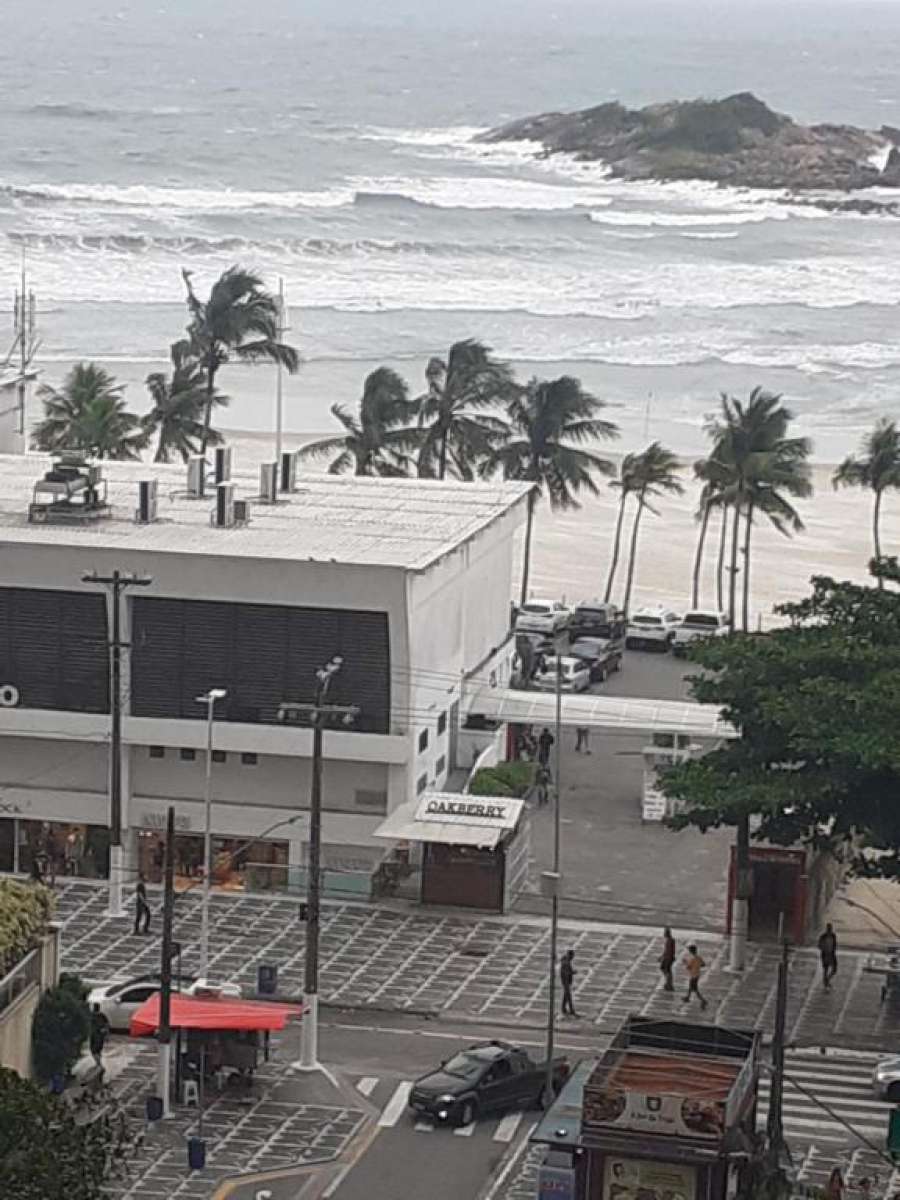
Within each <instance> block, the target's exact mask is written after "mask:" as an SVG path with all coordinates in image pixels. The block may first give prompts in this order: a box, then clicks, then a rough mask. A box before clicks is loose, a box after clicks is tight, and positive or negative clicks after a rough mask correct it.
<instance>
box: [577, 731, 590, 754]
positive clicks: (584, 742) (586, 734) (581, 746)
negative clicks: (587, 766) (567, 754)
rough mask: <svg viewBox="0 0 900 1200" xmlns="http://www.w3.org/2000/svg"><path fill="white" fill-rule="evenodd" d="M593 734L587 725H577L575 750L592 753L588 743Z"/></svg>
mask: <svg viewBox="0 0 900 1200" xmlns="http://www.w3.org/2000/svg"><path fill="white" fill-rule="evenodd" d="M590 736H591V731H590V729H588V727H587V725H576V726H575V751H576V753H578V754H580V753H581V751H582V750H583V751H584V752H585V754H590V752H591V748H590V746H589V745H588V739H589V738H590Z"/></svg>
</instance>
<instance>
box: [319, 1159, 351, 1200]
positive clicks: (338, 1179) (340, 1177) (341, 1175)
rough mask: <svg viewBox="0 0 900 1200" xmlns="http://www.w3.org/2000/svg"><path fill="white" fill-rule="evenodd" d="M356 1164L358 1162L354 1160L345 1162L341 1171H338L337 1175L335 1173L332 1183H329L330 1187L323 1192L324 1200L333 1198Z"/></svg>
mask: <svg viewBox="0 0 900 1200" xmlns="http://www.w3.org/2000/svg"><path fill="white" fill-rule="evenodd" d="M355 1166H356V1162H355V1160H354V1161H351V1162H348V1163H345V1164H344V1165H343V1166H342V1167H341V1169H340V1171H338V1173H337V1175H335V1177H334V1179H332V1181H331V1183H329V1185H328V1187H327V1188H326V1189H325V1191H324V1192H323V1193H322V1200H331V1197H332V1196H333V1195H334V1194H335V1192H336V1191H337V1190H338V1188H339V1187H340V1186H341V1184H342V1183H343V1182H344V1180H345V1179H346V1178H347V1176H348V1175H349V1174H350V1172H351V1171H352V1170H353V1168H354V1167H355Z"/></svg>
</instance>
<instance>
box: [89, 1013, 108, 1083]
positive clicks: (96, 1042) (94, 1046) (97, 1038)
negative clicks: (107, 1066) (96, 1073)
mask: <svg viewBox="0 0 900 1200" xmlns="http://www.w3.org/2000/svg"><path fill="white" fill-rule="evenodd" d="M108 1037H109V1021H107V1019H106V1017H105V1016H104V1015H103V1013H102V1012H101V1011H100V1005H99V1004H95V1005H94V1007H93V1008H92V1009H91V1033H90V1040H89V1043H88V1044H89V1045H90V1047H91V1054H92V1055H93V1056H94V1062H95V1063H96V1064H97V1066H98V1067H99V1068H100V1070H101V1071H102V1070H103V1047H104V1046H105V1045H106V1039H107V1038H108Z"/></svg>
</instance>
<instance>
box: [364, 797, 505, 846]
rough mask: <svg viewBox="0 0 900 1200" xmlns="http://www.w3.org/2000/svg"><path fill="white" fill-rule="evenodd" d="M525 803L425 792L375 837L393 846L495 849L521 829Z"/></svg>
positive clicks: (393, 816)
mask: <svg viewBox="0 0 900 1200" xmlns="http://www.w3.org/2000/svg"><path fill="white" fill-rule="evenodd" d="M524 803H525V802H524V800H513V799H510V798H509V797H507V796H468V795H463V794H461V793H459V792H424V793H423V794H422V796H421V797H420V798H419V799H418V800H408V801H407V802H406V803H405V804H400V805H398V806H397V808H395V809H394V811H393V812H392V813H391V814H390V816H389V817H387V819H386V820H384V821H382V823H381V824H380V825H379V826H378V828H377V829H375V830H373V831H372V836H373V837H377V838H387V839H389V840H390V841H393V842H440V843H441V844H443V845H445V846H483V847H487V848H488V849H493V848H494V847H495V846H496V845H497V843H498V842H499V841H500V840H501V838H502V837H503V836H504V834H506V833H509V831H510V830H511V829H515V827H516V825H518V823H519V817H520V816H521V814H522V806H523V804H524ZM442 810H443V811H442Z"/></svg>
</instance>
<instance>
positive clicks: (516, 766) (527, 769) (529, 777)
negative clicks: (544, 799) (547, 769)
mask: <svg viewBox="0 0 900 1200" xmlns="http://www.w3.org/2000/svg"><path fill="white" fill-rule="evenodd" d="M533 781H534V763H530V762H504V763H497V765H496V767H482V768H481V770H479V771H476V772H475V774H474V775H473V776H472V782H471V783H470V784H469V795H470V796H517V797H522V796H524V795H525V794H526V793H527V792H528V789H529V788H530V787H531V785H532V783H533Z"/></svg>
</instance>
